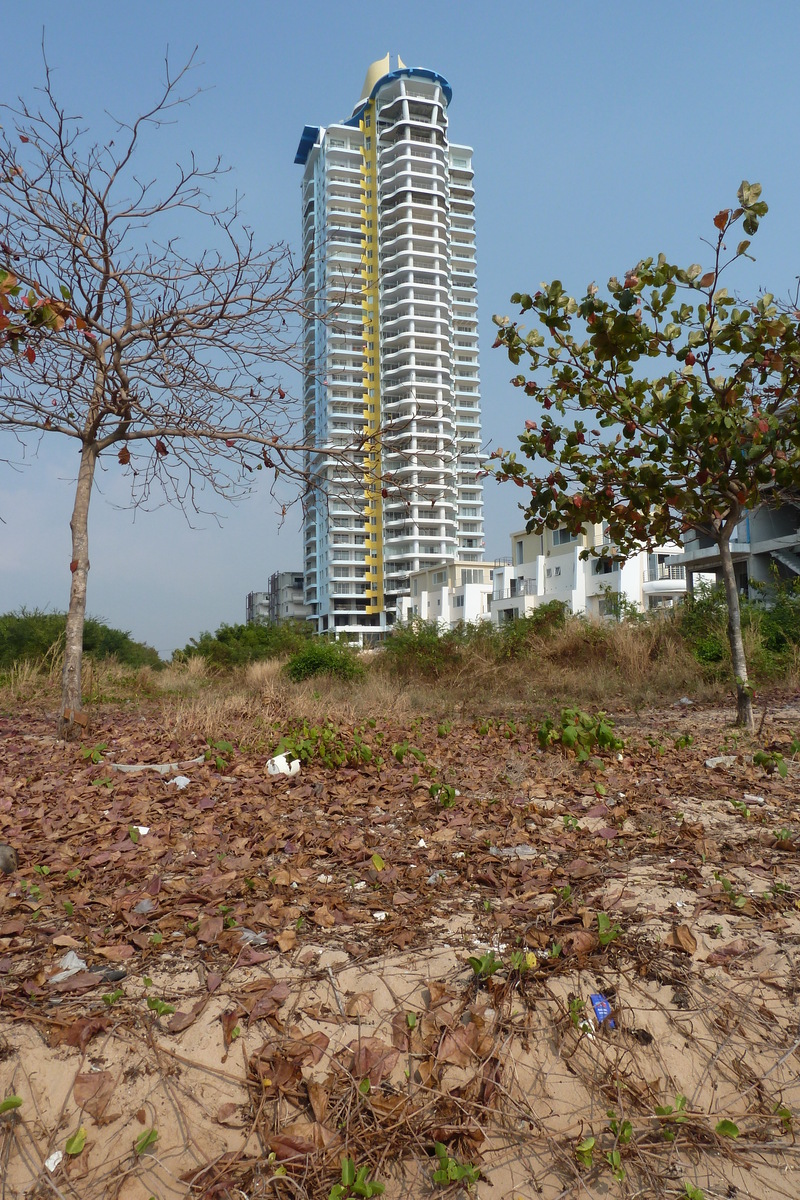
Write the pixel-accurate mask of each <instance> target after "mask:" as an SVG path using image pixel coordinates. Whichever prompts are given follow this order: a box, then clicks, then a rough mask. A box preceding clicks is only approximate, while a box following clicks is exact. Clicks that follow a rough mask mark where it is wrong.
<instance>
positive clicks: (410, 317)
mask: <svg viewBox="0 0 800 1200" xmlns="http://www.w3.org/2000/svg"><path fill="white" fill-rule="evenodd" d="M451 95H452V91H451V88H450V85H449V83H448V82H447V80H446V79H444V78H443V77H442V76H441V75H439V74H438V73H437V72H435V71H431V70H427V69H422V68H416V67H414V68H412V67H406V66H405V65H404V64H403V63H402V62H401V61H400V60H398V61H397V65H396V66H395V67H394V68H392V66H391V63H390V59H389V56H388V55H387V56H386V58H385V59H381V60H379V61H378V62H376V63H373V64H372V66H371V67H370V68H369V70H368V72H367V76H366V79H365V81H364V86H363V88H362V89H361V96H360V98H359V100H358V103H357V104H356V106H355V108H354V110H353V113H352V115H351V116H350V117H349V118H348V119H346V120H343V121H341V122H339V123H338V124H334V125H329V126H328V127H327V128H323V127H319V126H306V127H305V129H304V130H303V135H302V137H301V139H300V145H299V147H298V151H297V156H296V158H295V162H297V163H299V164H301V165H302V166H303V168H304V173H303V183H302V213H303V249H304V256H305V261H306V263H307V269H306V275H305V281H304V283H305V300H306V305H307V307H308V309H309V316H308V318H307V320H306V323H305V327H304V419H305V435H306V440H307V442H308V443H309V444H311V445H313V446H314V447H315V452H314V454H313V455H311V456H309V462H308V466H309V468H310V469H311V470H312V472H313V474H314V475H315V476H316V477H317V478H318V479H319V480H320V485H319V486H317V487H316V488H315V489H314V491H313V492H312V494H311V496H310V497H309V500H308V504H307V514H306V518H305V522H304V577H305V600H306V602H307V603H308V604H309V606H310V609H311V614H312V619H313V620H314V622H315V628H316V629H317V631H318V632H320V633H322V632H325V631H335V632H336V633H340V634H342V633H343V634H345V635H346V636H347V637H349V638H352V639H353V640H358V641H361V642H363V641H372V640H377V639H379V638H380V637H382V636H383V634H384V633H385V631H386V629H387V628H388V627H390V626H391V624H392V623H393V622H394V620H395V617H396V614H397V609H398V602H399V601H400V600H401V598H402V597H404V596H408V595H409V590H410V589H409V578H410V576H411V574H412V573H413V572H415V571H420V570H424V569H426V568H428V567H432V566H434V565H436V564H439V563H448V562H455V561H456V560H458V561H459V562H462V563H463V562H471V561H475V562H477V561H479V560H480V559H481V558H482V557H483V552H484V551H483V546H484V543H483V492H482V485H481V483H480V481H479V480H478V478H477V474H478V471H479V468H480V464H481V453H480V444H481V427H480V396H479V382H478V334H477V293H476V268H475V218H474V192H473V173H472V152H471V150H470V149H469V148H468V147H466V146H459V145H455V144H453V143H451V142H450V140H449V122H448V106H449V103H450V99H451ZM336 451H339V452H345V453H346V458H345V459H344V460H341V459H337V458H336V457H334V456H333V454H332V453H331V452H336Z"/></svg>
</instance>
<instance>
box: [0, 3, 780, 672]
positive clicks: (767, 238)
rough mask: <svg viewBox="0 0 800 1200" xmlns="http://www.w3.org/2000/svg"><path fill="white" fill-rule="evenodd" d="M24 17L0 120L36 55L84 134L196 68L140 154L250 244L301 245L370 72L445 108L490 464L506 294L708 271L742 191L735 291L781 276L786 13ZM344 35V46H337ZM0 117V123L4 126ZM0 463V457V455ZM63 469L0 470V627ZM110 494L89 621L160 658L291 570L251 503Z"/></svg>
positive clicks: (69, 455)
mask: <svg viewBox="0 0 800 1200" xmlns="http://www.w3.org/2000/svg"><path fill="white" fill-rule="evenodd" d="M360 9H361V6H356V5H345V6H341V5H332V4H330V3H324V2H318V0H306V2H302V0H294V2H289V3H285V2H283V3H279V2H277V0H261V2H260V3H257V2H255V0H239V2H237V0H229V2H228V4H227V5H226V6H224V7H223V6H222V5H220V4H218V3H214V4H212V3H209V2H208V0H194V3H185V2H184V0H170V2H169V3H164V2H163V0H155V2H154V0H139V2H138V3H137V4H135V5H120V4H109V3H108V0H105V2H104V3H96V2H94V0H90V2H83V3H81V2H77V3H73V4H71V5H62V4H58V5H57V4H55V3H52V2H50V0H44V2H43V3H40V4H38V5H23V4H15V5H12V6H8V7H7V8H4V12H3V18H2V28H3V43H4V55H3V77H2V87H0V98H2V99H4V100H6V101H7V102H13V100H14V99H15V98H16V97H17V96H19V95H23V96H25V97H26V98H28V99H30V98H31V97H32V95H33V90H34V88H35V87H36V86H37V85H39V84H40V83H41V81H42V74H43V72H42V57H41V42H42V34H43V31H44V40H45V45H46V49H47V57H48V61H49V63H50V65H51V68H52V69H53V77H54V83H55V89H56V91H57V94H58V95H59V97H60V98H62V99H63V101H64V103H65V104H66V105H67V106H68V107H71V108H72V109H73V111H75V112H79V113H80V114H81V115H82V116H84V117H85V118H86V121H87V122H88V123H90V124H91V125H92V126H97V128H98V129H100V128H101V127H102V124H103V122H104V121H105V120H107V118H106V117H105V116H104V113H105V112H109V111H110V112H111V113H113V114H115V115H116V114H119V115H120V116H124V117H130V116H132V115H134V114H135V113H137V112H138V111H139V110H140V109H141V108H142V107H144V106H145V105H146V104H147V103H148V102H149V101H151V100H152V98H153V97H154V95H155V94H156V93H157V90H158V86H159V82H160V80H161V78H162V77H163V64H164V57H165V54H166V53H167V52H168V53H169V58H170V61H171V63H172V64H173V65H175V66H180V65H182V64H183V63H184V62H185V61H186V60H187V59H188V57H189V56H190V54H191V53H192V51H193V49H194V47H195V46H197V48H198V53H197V60H198V63H199V64H200V65H199V66H198V68H197V70H196V71H195V73H194V80H195V83H196V84H197V85H198V86H200V87H202V88H203V89H205V90H204V92H203V93H202V94H201V95H199V96H198V97H197V98H196V99H195V100H194V101H193V102H192V104H191V106H190V107H189V108H187V109H184V110H183V112H182V113H181V114H180V120H179V123H178V124H177V125H176V126H170V127H168V128H166V129H164V130H163V131H162V135H160V136H159V137H158V138H156V139H154V140H152V141H151V142H150V143H149V145H150V147H151V151H150V152H151V155H152V157H151V158H150V159H149V161H148V164H147V165H148V166H149V167H150V170H151V171H152V173H153V174H154V175H157V174H158V173H159V172H160V171H164V170H166V168H167V167H168V165H169V164H170V163H172V162H174V161H175V160H176V159H177V158H178V157H179V156H181V155H185V153H186V152H187V151H190V150H193V151H195V152H196V153H197V154H198V155H199V156H200V157H201V158H205V159H206V160H207V159H209V158H212V157H214V156H216V155H217V154H221V155H222V156H223V159H224V161H225V162H226V163H227V164H228V165H229V166H230V167H231V168H232V170H231V174H230V176H229V177H228V179H227V180H226V183H225V185H224V186H225V188H228V187H229V188H230V189H233V188H234V187H235V188H236V189H237V190H238V191H239V193H243V195H244V203H243V209H244V212H245V215H246V218H247V221H248V223H249V224H250V225H252V226H253V227H254V229H255V230H256V233H257V234H258V236H259V239H260V240H261V241H262V243H264V244H268V243H272V242H275V241H279V240H288V241H290V242H292V243H294V244H295V245H297V243H298V241H299V224H300V222H299V183H300V168H299V167H296V166H295V165H294V163H293V159H294V154H295V150H296V147H297V142H298V139H299V136H300V133H301V131H302V128H303V125H304V124H328V123H330V122H332V121H335V120H338V119H341V118H342V117H343V116H347V115H349V113H350V111H351V109H352V107H353V104H354V103H355V102H356V100H357V99H358V96H359V89H360V86H361V83H362V81H363V78H364V73H365V71H366V68H367V66H368V65H369V63H370V62H371V61H373V60H374V59H376V58H379V57H381V56H383V55H384V54H386V52H387V51H391V52H392V54H396V53H398V52H399V53H400V54H401V56H402V58H403V60H404V61H405V62H406V63H408V64H409V65H410V66H420V67H430V68H433V69H434V70H437V71H439V72H441V73H442V74H443V75H444V76H445V77H446V78H447V79H448V80H449V81H450V83H451V85H452V87H453V102H452V105H451V109H450V130H451V137H452V139H453V140H455V141H461V142H465V143H467V144H469V145H472V146H473V147H474V150H475V158H474V164H475V187H476V212H477V229H478V292H479V303H480V325H481V334H482V337H481V375H482V393H483V430H484V437H485V440H486V442H487V444H489V445H491V446H492V447H494V446H498V445H502V446H509V445H511V444H512V443H513V440H514V436H515V433H516V432H517V431H518V430H519V429H520V428H521V426H522V423H523V421H524V419H525V417H526V416H527V415H530V414H529V413H528V411H527V410H526V407H525V401H524V398H523V397H522V396H521V395H520V393H519V392H518V391H516V390H514V389H512V388H511V387H510V386H509V384H508V379H509V377H510V376H511V374H512V370H511V367H510V364H509V363H508V362H507V360H505V359H504V358H503V357H502V355H501V353H500V352H499V351H492V350H491V349H490V346H491V342H492V340H493V336H494V335H493V328H492V324H491V315H492V313H493V312H498V311H500V312H508V311H509V304H508V297H509V296H510V294H511V293H512V292H513V291H517V290H532V289H533V288H534V287H535V286H536V285H538V283H539V282H540V281H542V280H549V279H552V278H560V279H562V280H563V281H564V283H565V284H566V286H567V287H568V289H569V290H570V291H572V292H580V293H581V294H583V289H584V288H585V286H586V284H587V283H588V282H590V281H591V280H596V281H597V283H598V284H599V285H600V287H601V288H602V287H603V285H604V284H605V281H606V280H607V279H608V277H609V275H611V274H616V273H618V272H622V271H624V270H625V269H626V268H627V267H629V266H631V265H632V264H633V263H635V262H636V261H637V260H638V259H639V258H641V257H643V256H645V255H647V254H655V253H657V252H658V251H659V250H663V251H664V252H665V253H666V254H667V255H668V257H670V258H671V259H672V260H673V261H676V262H681V263H685V264H687V265H688V263H690V262H695V261H697V262H700V263H705V262H707V261H708V251H707V248H706V247H705V246H704V245H703V244H702V242H701V240H700V238H701V236H708V234H709V232H710V231H712V226H711V219H712V217H713V215H714V214H715V213H716V212H717V211H718V210H719V209H720V208H722V207H726V206H729V205H731V204H732V203H734V202H735V195H736V189H737V187H738V185H739V182H740V181H741V180H742V179H743V178H747V179H750V180H751V181H752V180H758V181H760V182H761V183H762V185H763V188H764V193H763V198H764V199H765V200H766V201H767V203H768V204H769V206H770V213H769V215H768V216H767V218H766V219H765V221H764V223H763V226H762V229H761V231H760V232H759V234H758V236H757V238H756V239H755V240H754V243H753V247H752V250H753V252H754V253H755V256H756V258H757V262H756V263H755V264H748V265H747V266H746V267H744V268H743V269H742V270H740V271H739V273H738V275H737V277H736V279H735V280H734V281H733V282H734V283H735V284H736V285H738V289H739V290H740V291H741V293H742V294H747V295H752V294H754V293H755V292H756V291H757V290H758V288H759V287H762V286H765V287H768V288H769V290H771V291H774V292H777V293H783V294H786V293H787V292H788V291H789V290H790V289H793V288H794V286H795V279H796V276H797V275H798V274H799V273H800V255H799V254H798V246H799V245H800V238H799V237H798V234H799V233H800V154H798V144H797V143H798V137H799V136H800V135H799V133H798V131H799V130H800V121H799V120H798V113H800V75H798V72H797V60H798V54H799V53H800V5H797V4H796V3H795V2H794V0H785V2H778V0H774V2H772V3H763V4H760V5H757V6H754V5H753V4H752V3H741V2H740V0H705V2H704V3H697V0H693V2H687V0H672V2H671V3H669V4H656V3H639V4H633V3H630V2H625V3H623V2H618V0H605V2H604V3H603V4H597V3H583V2H580V0H573V3H571V4H564V3H562V4H554V3H552V2H551V3H540V2H539V0H523V2H522V3H519V4H516V5H513V6H504V5H498V4H490V3H488V2H487V3H480V2H478V0H461V2H455V0H453V2H450V3H445V2H443V0H424V2H422V0H405V2H404V3H402V4H397V3H393V4H387V3H381V2H378V3H376V4H374V5H373V6H371V7H368V8H366V9H365V10H364V11H365V15H364V16H357V14H358V12H359V11H360ZM348 22H350V24H348ZM0 120H3V118H2V117H0ZM3 457H4V453H3V448H2V447H0V458H3ZM74 472H75V453H74V450H73V449H71V448H68V449H66V450H65V449H64V448H62V447H60V446H54V447H47V446H43V447H41V448H40V450H39V453H38V457H37V458H34V459H33V460H32V462H31V465H30V466H29V467H28V468H27V469H25V470H24V471H23V472H21V473H16V472H13V471H11V470H10V469H9V468H8V467H5V466H3V465H2V464H0V516H2V517H3V518H4V520H5V524H2V525H0V612H5V611H8V610H9V609H13V608H18V607H19V606H21V605H26V606H27V607H29V608H31V607H40V608H50V609H63V608H64V607H65V605H66V602H67V598H68V588H69V570H68V564H69V559H70V548H69V528H68V524H69V513H70V508H71V502H72V491H71V481H72V479H73V477H74ZM519 495H520V493H519V492H518V491H517V489H516V488H509V487H507V486H506V487H505V488H503V487H498V486H496V485H494V484H491V483H490V484H488V485H487V490H486V501H487V534H486V543H487V554H488V555H490V556H491V555H493V554H505V553H507V552H508V536H507V535H508V533H509V532H511V530H513V529H514V528H518V527H519V526H520V524H521V519H520V514H519V510H518V508H517V504H518V499H519ZM122 503H124V492H123V491H121V490H120V489H119V486H118V483H117V481H116V480H115V478H114V477H113V473H111V472H109V473H108V474H107V475H103V476H101V478H100V485H99V488H98V491H97V493H96V494H95V496H94V499H93V507H92V512H91V515H90V539H91V541H90V558H91V562H92V569H91V572H90V576H89V601H88V607H89V611H90V612H91V613H92V614H94V615H97V616H100V617H103V618H105V619H106V620H107V621H108V622H109V623H111V624H112V625H114V626H116V627H118V628H123V629H129V630H130V631H131V633H132V634H133V636H134V637H136V638H140V639H142V640H145V641H148V642H150V643H151V644H153V645H155V646H156V647H157V649H158V650H159V651H160V652H161V653H162V654H165V655H168V654H169V653H170V652H171V650H172V649H173V648H174V647H176V646H183V645H184V644H185V643H186V642H187V641H188V639H189V638H190V637H191V636H195V635H197V634H198V633H199V632H200V631H201V630H203V629H215V628H216V627H217V626H218V625H219V624H220V623H221V622H223V621H227V622H237V621H241V620H243V619H244V604H245V596H246V594H247V592H248V591H251V590H258V589H261V588H264V587H265V586H266V581H267V578H268V576H269V575H270V573H271V572H272V571H274V570H282V569H289V568H295V567H296V566H297V565H299V563H300V561H301V556H300V532H299V520H300V518H299V511H297V510H296V511H295V513H290V514H289V516H288V518H287V519H286V521H285V522H284V523H283V525H282V527H280V523H279V520H278V518H277V515H276V513H275V511H274V507H273V506H272V505H271V502H270V500H269V498H268V496H267V495H266V493H261V494H259V493H256V494H255V495H253V496H251V497H250V499H248V500H247V501H245V502H244V503H243V504H241V505H239V506H237V507H235V508H226V509H223V510H220V512H221V518H222V523H221V525H218V524H217V523H215V522H214V521H212V520H210V519H208V518H203V519H200V518H195V519H194V520H193V522H192V525H191V526H190V525H189V524H187V522H186V520H185V518H184V517H183V516H182V515H181V513H179V512H176V511H174V510H171V509H168V508H160V509H158V510H157V511H155V512H150V513H146V512H138V513H134V514H132V513H130V512H127V511H124V510H123V509H121V508H119V507H118V506H119V505H120V504H122Z"/></svg>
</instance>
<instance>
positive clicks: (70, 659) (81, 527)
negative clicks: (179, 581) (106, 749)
mask: <svg viewBox="0 0 800 1200" xmlns="http://www.w3.org/2000/svg"><path fill="white" fill-rule="evenodd" d="M96 462H97V452H96V450H95V448H94V446H92V445H88V446H87V445H84V447H83V449H82V451H81V465H80V470H79V471H78V484H77V487H76V489H75V505H74V507H73V509H72V520H71V521H70V523H69V526H70V529H71V530H72V562H71V563H70V565H69V569H70V571H71V572H72V583H71V585H70V589H69V611H68V612H67V630H66V642H65V645H64V671H63V674H62V677H61V713H60V716H59V723H58V733H59V736H60V737H64V738H71V737H77V736H80V733H81V732H82V731H83V730H85V729H86V728H87V726H88V720H87V718H86V714H85V713H84V712H83V710H82V708H81V664H82V660H83V623H84V620H85V617H86V581H87V577H88V574H89V502H90V500H91V498H92V483H93V481H94V468H95V464H96Z"/></svg>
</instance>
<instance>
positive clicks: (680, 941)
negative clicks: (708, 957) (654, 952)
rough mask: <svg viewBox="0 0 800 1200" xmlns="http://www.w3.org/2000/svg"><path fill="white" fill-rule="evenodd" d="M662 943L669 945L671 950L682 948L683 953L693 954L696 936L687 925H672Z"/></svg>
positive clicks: (695, 947) (695, 946)
mask: <svg viewBox="0 0 800 1200" xmlns="http://www.w3.org/2000/svg"><path fill="white" fill-rule="evenodd" d="M664 944H665V945H667V946H671V947H672V948H673V950H683V952H684V953H685V954H694V952H695V950H696V949H697V938H696V937H695V936H694V934H693V933H692V931H691V929H690V928H689V926H688V925H673V926H672V929H671V930H670V931H669V933H668V934H667V936H666V937H665V938H664Z"/></svg>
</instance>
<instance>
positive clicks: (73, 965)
mask: <svg viewBox="0 0 800 1200" xmlns="http://www.w3.org/2000/svg"><path fill="white" fill-rule="evenodd" d="M58 965H59V966H60V967H61V970H60V971H59V972H58V974H57V975H51V976H50V983H61V981H62V979H69V977H70V976H71V975H77V974H78V971H85V970H86V963H85V961H84V960H83V959H82V958H79V957H78V955H77V954H76V953H75V951H74V950H68V951H67V953H66V954H65V955H64V957H63V958H62V959H61V960H60V962H59V964H58Z"/></svg>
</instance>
